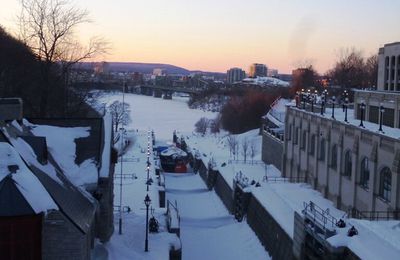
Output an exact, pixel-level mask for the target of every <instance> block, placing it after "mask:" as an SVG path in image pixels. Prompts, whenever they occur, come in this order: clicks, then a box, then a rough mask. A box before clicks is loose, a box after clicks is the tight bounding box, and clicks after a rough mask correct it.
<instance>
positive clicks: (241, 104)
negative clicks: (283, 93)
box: [221, 90, 279, 134]
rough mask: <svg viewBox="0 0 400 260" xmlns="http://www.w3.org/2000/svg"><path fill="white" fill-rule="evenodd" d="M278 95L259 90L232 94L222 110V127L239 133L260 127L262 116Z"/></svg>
mask: <svg viewBox="0 0 400 260" xmlns="http://www.w3.org/2000/svg"><path fill="white" fill-rule="evenodd" d="M278 96H279V95H272V94H269V93H266V92H263V91H257V90H248V91H247V92H246V93H245V95H244V96H232V97H231V98H230V100H229V101H228V102H227V104H225V106H224V107H223V108H222V111H221V124H222V128H224V129H225V130H227V131H229V132H231V133H233V134H238V133H243V132H246V131H248V130H251V129H255V128H258V127H260V122H261V117H262V116H263V115H265V114H266V113H267V111H268V109H269V107H270V105H271V104H272V102H273V101H274V100H275V99H276V97H278Z"/></svg>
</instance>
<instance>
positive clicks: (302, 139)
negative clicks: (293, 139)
mask: <svg viewBox="0 0 400 260" xmlns="http://www.w3.org/2000/svg"><path fill="white" fill-rule="evenodd" d="M306 144H307V132H306V131H303V135H302V137H301V147H300V148H301V149H302V150H305V149H306Z"/></svg>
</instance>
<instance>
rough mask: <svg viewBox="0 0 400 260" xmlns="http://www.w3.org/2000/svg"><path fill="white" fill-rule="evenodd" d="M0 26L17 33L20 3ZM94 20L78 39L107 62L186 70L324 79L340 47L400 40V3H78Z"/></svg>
mask: <svg viewBox="0 0 400 260" xmlns="http://www.w3.org/2000/svg"><path fill="white" fill-rule="evenodd" d="M0 1H1V5H0V6H1V8H0V24H1V25H2V26H3V27H5V28H6V29H7V30H8V31H10V32H13V31H14V30H15V21H16V18H15V17H16V15H17V14H18V11H19V1H18V0H0ZM73 2H74V3H75V4H76V5H77V6H78V7H80V8H85V9H87V10H88V11H89V13H90V18H91V20H92V21H93V22H92V23H91V24H88V25H85V26H81V28H80V29H79V31H77V35H78V36H79V37H80V38H81V39H82V40H83V41H85V40H87V39H88V38H89V37H90V36H93V35H101V36H103V37H104V38H106V39H107V40H108V41H109V42H110V43H111V45H112V49H111V51H110V54H109V55H108V56H106V57H98V59H99V60H108V61H135V62H160V63H168V64H173V65H177V66H182V67H184V68H187V69H191V70H206V71H219V72H225V71H226V70H227V69H229V68H230V67H241V68H243V69H245V70H246V71H247V70H248V67H249V65H250V64H251V63H254V62H257V63H264V64H267V66H268V67H270V68H276V69H278V70H279V71H280V72H282V73H288V72H290V71H291V70H292V69H293V68H294V67H296V66H297V65H298V64H299V62H301V61H304V60H311V61H312V63H313V65H314V66H315V67H316V69H317V70H318V71H319V72H321V73H323V72H325V71H326V70H327V69H329V68H330V67H331V66H332V64H333V63H334V61H335V58H336V55H337V52H338V51H339V49H340V48H343V47H352V46H354V47H356V48H358V49H361V50H363V51H364V53H365V55H370V54H373V53H376V52H377V51H378V48H379V47H381V46H382V45H383V44H385V43H389V42H395V41H400V26H399V25H400V15H399V11H400V1H398V0H301V1H300V0H246V1H243V0H240V1H239V0H199V1H192V0H146V1H139V0H82V1H77V0H75V1H73Z"/></svg>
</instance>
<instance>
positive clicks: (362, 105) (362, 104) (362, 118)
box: [359, 102, 365, 127]
mask: <svg viewBox="0 0 400 260" xmlns="http://www.w3.org/2000/svg"><path fill="white" fill-rule="evenodd" d="M364 110H365V104H364V102H362V103H361V105H360V112H361V122H360V125H359V126H360V127H364V124H363V120H364Z"/></svg>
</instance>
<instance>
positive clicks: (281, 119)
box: [264, 98, 294, 127]
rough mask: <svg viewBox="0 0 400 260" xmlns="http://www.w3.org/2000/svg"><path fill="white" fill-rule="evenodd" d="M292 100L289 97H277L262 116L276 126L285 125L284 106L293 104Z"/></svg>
mask: <svg viewBox="0 0 400 260" xmlns="http://www.w3.org/2000/svg"><path fill="white" fill-rule="evenodd" d="M293 102H294V101H293V100H291V99H284V98H279V99H277V100H276V101H275V102H274V103H273V104H272V105H271V109H270V110H269V111H268V113H267V114H266V115H265V116H264V118H266V119H268V120H269V121H271V122H272V123H274V124H275V125H276V126H278V127H284V125H285V115H286V108H287V107H288V106H292V105H294V103H293Z"/></svg>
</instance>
